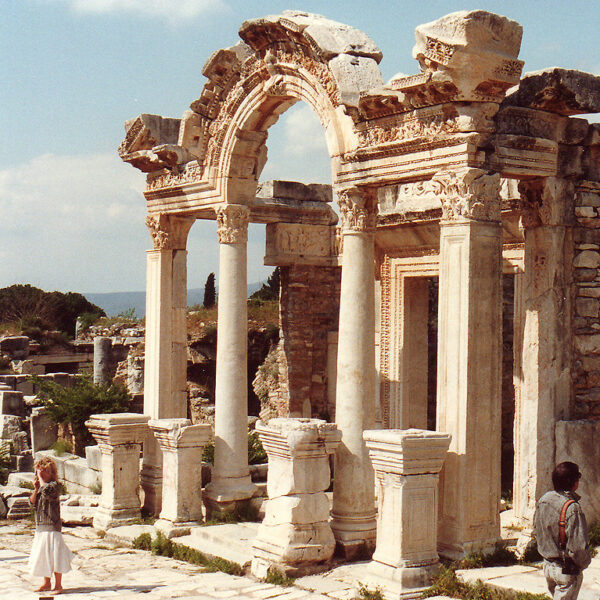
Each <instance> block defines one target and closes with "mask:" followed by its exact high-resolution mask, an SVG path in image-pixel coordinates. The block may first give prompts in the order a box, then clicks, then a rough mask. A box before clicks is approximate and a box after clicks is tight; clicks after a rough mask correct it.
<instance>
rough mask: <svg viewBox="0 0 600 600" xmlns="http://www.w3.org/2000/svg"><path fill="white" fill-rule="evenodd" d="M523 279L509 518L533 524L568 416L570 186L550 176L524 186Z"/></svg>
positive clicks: (525, 533) (525, 534)
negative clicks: (557, 432)
mask: <svg viewBox="0 0 600 600" xmlns="http://www.w3.org/2000/svg"><path fill="white" fill-rule="evenodd" d="M519 191H520V192H521V199H522V213H521V224H522V226H523V230H524V238H525V249H524V274H523V282H522V286H521V303H522V315H523V319H524V323H523V334H522V335H523V342H522V353H521V357H520V358H521V363H520V364H519V365H518V368H519V370H520V374H521V386H520V388H521V389H520V401H519V402H518V403H517V404H516V407H515V409H516V414H515V430H514V434H515V473H514V491H513V494H514V513H515V518H516V520H517V522H518V524H519V525H520V526H521V527H523V528H524V529H523V533H522V535H521V536H520V537H521V540H520V543H521V545H523V542H525V541H526V538H527V537H528V535H529V533H530V531H531V527H532V525H533V514H534V511H535V504H536V502H537V500H538V499H539V498H540V496H541V495H542V494H543V493H544V492H546V491H548V490H549V489H552V481H551V475H552V470H553V468H554V457H555V452H556V448H555V438H554V429H555V424H556V422H557V421H560V420H565V419H568V418H569V412H568V411H569V403H570V399H571V396H572V393H573V392H572V382H571V353H572V350H571V348H572V331H571V328H570V323H571V321H572V301H571V294H570V284H571V261H572V258H571V257H572V256H573V239H572V233H571V227H570V223H571V221H572V219H573V204H574V186H573V183H572V182H570V181H568V180H565V179H557V178H554V177H549V178H546V179H538V180H533V181H529V182H521V183H520V184H519Z"/></svg>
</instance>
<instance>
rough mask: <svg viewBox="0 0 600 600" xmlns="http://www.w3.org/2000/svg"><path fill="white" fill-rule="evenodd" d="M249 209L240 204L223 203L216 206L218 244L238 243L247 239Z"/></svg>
mask: <svg viewBox="0 0 600 600" xmlns="http://www.w3.org/2000/svg"><path fill="white" fill-rule="evenodd" d="M249 220H250V209H249V208H248V207H247V206H242V205H240V204H225V205H223V206H219V207H218V208H217V236H218V238H219V244H240V243H245V242H247V241H248V222H249Z"/></svg>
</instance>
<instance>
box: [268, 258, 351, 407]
mask: <svg viewBox="0 0 600 600" xmlns="http://www.w3.org/2000/svg"><path fill="white" fill-rule="evenodd" d="M340 277H341V270H340V269H339V268H337V267H315V266H290V267H282V268H281V296H280V309H279V310H280V319H281V337H282V342H281V343H282V347H283V352H281V353H280V357H279V361H278V362H279V382H280V383H279V391H278V399H277V404H278V407H277V413H278V416H300V417H318V418H325V419H327V417H328V416H329V415H328V414H327V412H328V411H327V385H328V381H327V333H328V332H330V331H337V328H338V319H339V297H340ZM288 411H289V412H288Z"/></svg>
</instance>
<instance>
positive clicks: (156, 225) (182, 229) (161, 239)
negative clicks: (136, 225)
mask: <svg viewBox="0 0 600 600" xmlns="http://www.w3.org/2000/svg"><path fill="white" fill-rule="evenodd" d="M194 221H195V219H194V218H190V217H175V216H172V215H165V214H164V213H157V214H151V215H148V216H147V217H146V227H148V231H149V232H150V236H151V237H152V245H153V247H154V249H155V250H185V246H186V243H187V236H188V233H189V231H190V228H191V227H192V225H193V224H194Z"/></svg>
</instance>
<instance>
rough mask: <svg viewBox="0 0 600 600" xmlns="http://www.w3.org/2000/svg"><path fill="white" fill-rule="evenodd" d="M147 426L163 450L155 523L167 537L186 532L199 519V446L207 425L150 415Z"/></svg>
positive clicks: (206, 434) (204, 439) (206, 436)
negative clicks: (161, 475) (160, 497)
mask: <svg viewBox="0 0 600 600" xmlns="http://www.w3.org/2000/svg"><path fill="white" fill-rule="evenodd" d="M148 426H149V427H150V429H151V430H152V433H153V434H154V437H155V438H156V439H157V441H158V445H159V446H160V449H161V451H162V453H163V490H162V510H161V512H160V519H159V520H158V521H156V523H155V527H157V528H159V529H161V530H163V531H164V532H165V533H166V534H167V536H168V537H176V536H180V535H187V534H188V533H189V531H190V527H191V526H193V525H197V524H198V522H199V521H202V449H203V448H204V445H205V444H206V442H208V440H209V438H210V433H211V428H210V425H192V422H191V421H190V420H189V419H152V420H150V421H148Z"/></svg>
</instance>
